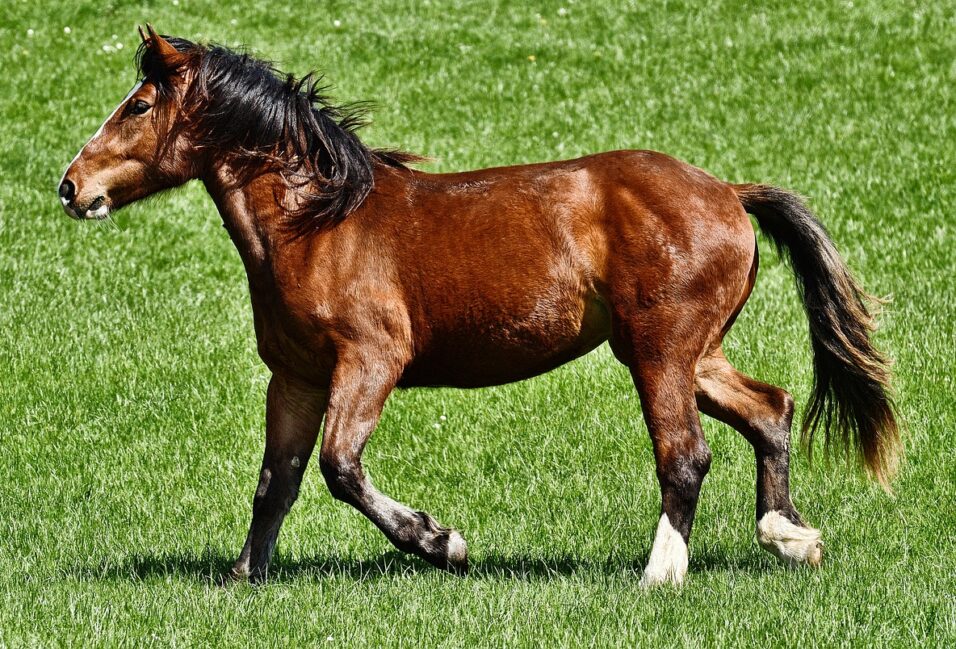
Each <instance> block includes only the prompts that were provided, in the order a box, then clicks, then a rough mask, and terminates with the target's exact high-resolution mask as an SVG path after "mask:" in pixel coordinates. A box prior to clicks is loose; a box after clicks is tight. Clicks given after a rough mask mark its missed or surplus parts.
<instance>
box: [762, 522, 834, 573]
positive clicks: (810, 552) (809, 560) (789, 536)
mask: <svg viewBox="0 0 956 649" xmlns="http://www.w3.org/2000/svg"><path fill="white" fill-rule="evenodd" d="M757 542H758V543H760V547H762V548H763V549H764V550H766V551H768V552H770V553H771V554H773V555H774V556H776V557H778V558H779V559H780V560H781V561H783V562H784V563H786V564H787V565H789V566H813V567H817V566H819V565H820V563H821V562H822V561H823V542H822V541H821V540H820V530H815V529H813V528H812V527H800V526H799V525H795V524H793V523H792V522H791V521H790V519H788V518H787V517H786V516H784V515H782V514H781V513H780V512H778V511H770V512H767V513H766V514H764V515H763V517H762V518H761V519H760V521H759V522H758V523H757Z"/></svg>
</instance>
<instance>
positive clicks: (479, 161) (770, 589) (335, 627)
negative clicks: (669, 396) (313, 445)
mask: <svg viewBox="0 0 956 649" xmlns="http://www.w3.org/2000/svg"><path fill="white" fill-rule="evenodd" d="M517 4H521V6H520V7H519V6H513V5H517ZM763 5H764V6H763V8H761V9H753V8H752V7H751V4H750V3H744V2H729V1H719V0H718V1H716V2H708V3H700V6H695V5H694V4H693V3H682V2H662V1H656V0H655V1H652V2H628V3H619V4H616V6H611V3H586V2H582V1H578V2H571V1H570V0H568V1H566V2H551V1H550V0H548V1H545V0H542V1H541V2H535V3H528V4H523V3H506V2H500V3H492V2H483V3H471V2H464V1H463V0H457V1H456V2H411V1H409V2H398V1H382V2H378V1H376V2H369V3H351V2H321V3H319V2H315V3H312V2H284V1H278V0H276V1H273V2H255V1H251V0H249V1H246V0H243V1H236V2H230V3H218V2H210V1H198V0H195V1H194V0H178V1H176V0H140V1H133V0H129V1H127V0H113V1H96V2H94V1H91V0H83V1H81V2H80V1H78V2H70V3H66V2H54V1H53V0H33V1H22V0H15V1H11V2H8V3H6V5H5V6H4V9H3V13H2V16H0V69H2V75H0V76H2V81H0V331H2V335H0V479H2V481H3V485H4V488H3V492H2V494H0V645H59V644H62V645H77V644H95V645H137V646H138V645H142V644H149V643H154V644H162V645H167V644H173V645H194V644H215V645H239V646H249V645H252V646H259V645H285V646H293V645H302V644H309V645H312V644H321V645H323V646H338V645H347V646H351V645H355V646H459V647H460V646H476V645H481V646H484V645H487V646H554V645H595V646H603V645H622V646H634V645H644V644H646V645H677V644H680V645H686V646H697V645H710V644H718V643H719V644H741V645H759V646H767V645H774V646H807V647H812V646H832V645H887V646H915V645H919V644H926V645H930V646H932V645H936V646H944V645H948V646H953V645H954V644H956V450H954V447H956V397H954V390H956V383H954V378H953V377H954V372H953V363H954V359H956V324H954V323H956V288H954V283H956V282H954V277H956V238H954V237H956V216H954V214H953V204H954V203H956V91H954V87H956V9H954V7H953V5H952V4H950V3H943V2H938V3H930V4H928V3H922V2H900V3H886V2H875V1H873V2H871V1H868V0H854V1H853V2H849V1H847V2H839V3H836V2H834V3H830V2H823V1H821V0H813V1H812V2H805V3H799V2H792V1H788V2H781V1H774V2H769V3H763ZM146 20H149V21H151V22H153V23H154V24H155V25H156V26H157V28H158V29H159V30H160V31H162V32H165V33H171V34H175V35H181V36H185V37H188V38H191V39H194V40H212V41H217V42H222V43H225V44H230V45H239V44H244V45H246V46H248V47H249V48H250V49H251V50H252V51H254V52H256V53H258V54H259V55H262V56H265V57H268V58H271V59H274V60H276V61H277V62H278V63H279V65H280V67H282V68H283V69H288V70H290V71H294V72H296V73H299V74H301V73H304V72H306V71H308V70H309V69H311V68H319V69H321V70H323V71H324V72H325V73H326V74H327V78H328V80H329V81H330V82H332V83H333V84H334V87H335V88H334V96H335V97H336V98H338V99H341V100H357V99H367V100H372V101H374V102H375V103H376V104H377V109H376V110H375V112H374V123H373V124H372V125H371V126H370V127H369V128H367V129H366V130H365V131H364V135H363V137H364V138H365V140H366V141H367V142H369V143H371V144H374V145H377V146H400V147H402V148H405V149H408V150H411V151H416V152H419V153H422V154H425V155H428V156H431V157H432V158H433V159H434V161H433V162H430V163H428V164H426V165H424V168H426V169H429V170H441V171H445V170H461V169H468V168H474V167H481V166H490V165H499V164H514V163H521V162H531V161H539V160H548V159H555V158H566V157H573V156H577V155H582V154H586V153H592V152H597V151H602V150H608V149H615V148H647V149H657V150H661V151H665V152H668V153H670V154H672V155H675V156H677V157H680V158H682V159H684V160H687V161H689V162H692V163H694V164H696V165H698V166H700V167H703V168H704V169H707V170H708V171H710V172H712V173H714V174H715V175H717V176H719V177H722V178H725V179H728V180H733V181H737V182H743V181H762V182H769V183H775V184H779V185H781V186H784V187H788V188H791V189H795V190H797V191H799V192H801V193H802V194H804V195H805V196H807V197H808V199H809V201H810V204H811V205H812V206H813V208H814V209H815V210H816V211H817V212H818V213H819V215H820V216H821V218H822V219H823V220H824V221H825V223H826V224H827V226H828V227H829V229H830V231H831V233H832V235H833V237H834V239H835V240H836V242H837V244H838V246H839V248H840V249H841V251H842V252H843V253H844V255H845V256H846V258H847V260H848V262H849V264H850V265H851V267H852V268H853V269H854V270H855V271H856V273H857V274H858V275H859V277H860V278H861V279H862V281H863V283H864V284H865V285H866V287H867V288H868V289H869V290H870V291H871V292H872V293H875V294H877V295H881V296H890V297H891V301H890V302H889V303H888V304H887V306H886V307H885V309H884V312H883V314H882V315H881V317H880V322H881V331H880V333H879V335H878V340H879V343H880V345H881V346H882V347H883V348H884V349H886V350H888V352H889V353H890V354H891V355H892V356H893V357H894V359H895V372H896V374H895V385H896V390H897V393H898V405H899V414H900V417H901V419H902V421H903V422H904V424H905V430H904V443H905V446H906V460H905V462H904V464H903V466H902V471H901V474H900V476H899V478H898V480H897V481H896V482H895V484H894V490H895V491H894V493H893V494H892V495H887V494H885V493H883V492H882V491H881V490H880V489H879V488H878V487H876V486H874V485H873V484H871V483H868V482H867V481H865V480H864V479H862V478H861V477H859V476H858V475H857V474H856V473H854V472H853V471H851V470H848V469H847V468H846V467H844V466H843V465H841V464H839V463H833V464H831V465H828V464H827V463H825V462H822V461H815V462H814V463H813V464H812V465H810V464H808V462H807V456H806V453H804V452H802V451H800V452H797V453H796V454H795V458H794V467H793V482H794V489H793V496H794V500H795V502H796V503H797V506H798V507H799V508H800V509H801V510H802V512H803V513H804V515H805V517H806V518H807V520H808V521H809V522H810V523H811V524H814V525H815V526H818V527H820V528H821V530H822V532H823V535H824V541H825V543H826V556H825V562H824V566H823V567H822V568H821V569H820V570H815V571H811V570H788V569H785V568H784V567H782V566H780V565H779V564H778V563H776V562H775V560H774V559H773V558H772V557H770V556H769V555H767V554H766V553H764V552H763V551H761V550H760V549H759V547H758V546H757V544H756V542H755V539H754V520H753V500H754V486H753V485H754V463H753V454H752V452H751V450H750V448H749V446H748V445H747V444H746V442H744V441H743V439H742V438H741V437H740V436H739V435H738V434H737V433H735V432H734V431H733V430H731V429H729V428H727V427H725V426H723V425H721V424H718V423H716V422H714V421H712V420H708V419H706V418H705V419H704V427H705V432H706V434H707V437H708V440H709V442H710V445H711V447H712V449H713V452H714V462H713V467H712V469H711V472H710V475H709V477H708V478H707V480H706V481H705V483H704V490H703V495H702V497H701V502H700V509H699V514H698V517H697V522H696V525H695V528H694V536H693V538H692V542H691V572H690V574H689V578H688V581H687V583H686V584H685V586H684V587H683V588H682V589H680V590H675V589H672V588H663V589H658V590H654V591H651V592H645V591H642V590H641V589H640V588H638V585H637V582H638V580H639V579H640V575H641V569H642V567H643V564H644V562H645V561H646V558H647V556H648V553H649V551H650V547H651V543H652V540H653V532H654V528H655V525H656V523H657V515H658V507H659V492H658V487H657V482H656V478H655V476H654V468H653V460H652V456H651V449H650V442H649V439H648V437H647V432H646V429H645V427H644V424H643V421H642V419H641V415H640V406H639V403H638V400H637V398H636V395H635V393H634V390H633V387H632V385H631V383H630V380H629V377H628V374H627V372H626V370H625V369H624V368H623V366H621V365H619V364H617V362H616V361H615V360H614V359H613V357H612V355H611V354H610V352H609V351H608V350H607V348H606V347H602V348H600V349H599V350H598V351H596V352H594V353H593V354H591V355H589V356H587V357H585V358H584V359H581V360H579V361H577V362H574V363H572V364H570V365H568V366H566V367H564V368H562V369H560V370H558V371H555V372H553V373H551V374H549V375H547V376H544V377H539V378H537V379H534V380H531V381H527V382H524V383H520V384H515V385H510V386H505V387H500V388H493V389H485V390H477V391H456V390H430V391H409V392H403V393H397V394H395V395H394V396H393V397H392V398H391V400H390V401H389V404H388V406H387V408H386V412H385V416H384V418H383V421H382V423H381V426H380V427H379V429H378V431H377V432H376V434H375V436H374V437H373V439H372V442H371V443H370V445H369V449H368V452H367V453H366V463H367V466H368V471H369V473H370V474H371V475H372V477H373V479H374V480H375V481H376V483H377V485H378V486H379V487H380V488H382V490H383V491H385V492H387V493H389V494H391V495H393V496H395V497H396V498H398V499H400V500H402V501H404V502H407V503H409V504H411V505H413V506H417V507H420V508H423V509H426V510H427V511H429V512H431V513H432V514H434V515H435V516H436V517H437V518H438V519H439V520H440V521H442V522H444V523H446V524H449V525H453V526H454V527H456V528H458V529H460V530H461V531H462V532H463V533H464V535H465V537H466V538H467V539H468V541H469V545H470V551H471V559H472V571H471V573H470V575H469V576H468V577H466V578H456V577H453V576H450V575H447V574H444V573H441V572H438V571H436V570H434V569H431V568H430V567H428V566H427V565H425V564H423V563H421V562H419V561H418V560H416V559H411V558H408V557H406V556H404V555H401V554H399V553H397V552H394V551H393V550H392V549H391V546H390V545H389V544H388V543H387V541H386V540H385V538H384V537H383V536H382V535H381V534H380V533H379V532H378V531H377V530H376V529H374V527H373V526H372V525H371V524H370V523H369V522H368V521H366V520H365V519H364V518H362V517H361V515H359V514H358V513H357V512H355V511H353V510H351V509H349V508H348V507H346V506H345V505H343V504H341V503H339V502H337V501H334V500H333V499H332V498H331V497H330V496H329V495H328V493H327V491H326V488H325V485H324V483H323V481H322V478H321V475H320V474H319V472H318V471H316V470H314V468H315V467H313V470H312V471H311V472H310V473H309V474H308V475H307V476H306V480H305V483H304V485H303V489H302V496H301V498H300V499H299V502H298V503H297V504H296V506H295V508H294V509H293V511H292V514H291V515H290V517H289V518H288V520H287V522H286V524H285V527H284V528H283V532H282V536H281V539H280V543H279V547H278V551H277V556H276V560H275V563H274V570H273V573H272V574H273V578H272V579H271V581H270V582H269V583H268V584H266V585H264V586H261V587H252V586H248V585H237V586H234V587H231V588H227V589H221V588H218V587H216V586H215V585H213V584H212V582H211V580H210V577H211V576H212V575H214V574H216V573H217V572H218V571H220V570H222V569H223V568H225V567H226V566H228V565H229V564H230V562H231V561H232V559H234V558H235V555H236V554H237V553H238V551H239V549H240V546H241V544H242V541H243V539H244V535H245V532H246V529H247V525H248V519H249V516H250V503H251V498H252V492H253V490H254V488H255V484H256V480H257V470H258V466H259V461H260V458H261V453H262V440H263V432H262V431H263V408H264V393H265V387H266V384H267V381H268V373H267V371H266V369H265V367H264V366H263V365H262V364H261V363H260V361H259V359H258V357H257V355H256V349H255V340H254V334H253V328H252V318H251V312H250V308H249V304H248V292H247V288H246V283H245V277H244V273H243V269H242V265H241V263H240V260H239V257H238V255H237V254H236V252H235V250H234V249H233V247H232V244H231V242H230V241H229V239H228V237H227V235H226V233H225V232H224V231H223V229H222V228H221V227H220V220H219V217H218V215H217V213H216V211H215V208H214V206H213V204H212V202H211V201H210V200H209V198H208V197H207V196H206V194H205V193H204V191H203V189H202V187H201V186H200V185H198V184H192V185H189V186H187V187H186V188H184V189H182V190H179V191H177V192H175V193H172V194H169V195H166V196H164V197H161V198H158V199H156V200H154V201H148V202H146V203H144V204H140V205H135V206H132V207H130V208H129V209H127V210H125V211H123V212H121V213H119V214H118V215H116V217H115V223H112V224H111V223H104V224H100V225H99V226H98V225H96V224H92V223H76V222H73V221H71V220H69V219H68V218H67V217H66V216H65V215H64V213H63V212H62V210H61V209H60V206H59V204H58V202H57V197H56V183H57V181H58V179H59V177H60V174H61V173H62V171H63V169H64V167H65V165H66V164H67V163H68V162H69V161H70V159H71V158H72V157H73V155H74V154H75V153H76V151H77V150H78V149H79V148H80V147H81V146H82V145H83V143H84V142H85V141H86V140H87V138H89V136H90V135H91V134H92V132H93V131H95V130H96V128H97V126H98V125H99V124H100V123H101V121H102V120H103V118H104V117H105V116H106V115H107V114H108V113H109V112H110V111H111V110H112V109H113V107H114V106H115V105H116V103H117V102H118V101H119V100H120V99H121V98H122V97H123V95H124V94H125V93H126V91H127V90H128V89H129V87H130V86H131V85H132V83H133V82H134V80H135V79H134V69H133V66H132V64H131V58H132V54H133V51H134V49H135V46H136V45H137V43H138V39H137V36H136V25H137V23H141V22H143V21H146ZM759 245H760V248H761V254H762V264H761V272H760V277H759V280H758V283H757V288H756V290H755V292H754V295H753V297H752V298H751V300H750V302H749V303H748V306H747V308H746V309H745V310H744V312H743V314H742V315H741V317H740V319H739V320H738V323H737V325H736V326H735V328H734V330H733V331H732V333H731V335H730V336H729V338H728V340H727V343H726V349H727V353H728V356H730V358H731V359H732V360H733V361H734V362H735V364H736V365H737V366H738V367H740V368H741V369H742V370H744V371H745V372H747V373H748V374H751V375H753V376H756V377H759V378H761V379H763V380H766V381H769V382H771V383H775V384H777V385H781V386H784V387H786V388H787V389H788V390H790V391H791V392H792V393H793V394H794V396H795V397H796V399H797V402H798V408H800V407H801V406H802V405H804V404H805V403H806V400H807V396H808V393H809V388H810V379H811V377H810V367H811V366H810V352H809V345H808V340H807V333H806V329H807V325H806V318H805V316H804V315H803V313H802V311H801V309H800V305H799V301H798V298H797V294H796V290H795V288H794V286H793V280H792V275H791V273H790V271H789V269H787V268H786V267H785V266H784V265H782V264H781V263H780V261H779V260H778V259H777V257H776V255H775V254H774V253H773V252H772V250H771V247H770V246H769V245H768V242H767V241H766V240H765V239H762V238H761V240H760V244H759Z"/></svg>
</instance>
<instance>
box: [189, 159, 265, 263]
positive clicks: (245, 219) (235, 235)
mask: <svg viewBox="0 0 956 649" xmlns="http://www.w3.org/2000/svg"><path fill="white" fill-rule="evenodd" d="M276 181H277V179H276V178H275V177H274V176H272V175H270V174H263V175H260V176H256V177H254V178H253V179H252V180H250V181H247V182H243V181H240V176H239V174H238V173H237V172H236V171H235V170H233V169H232V168H231V167H230V166H229V165H228V164H220V165H216V166H214V167H213V169H212V170H211V171H210V172H209V173H207V174H204V175H203V177H202V182H203V184H204V185H205V186H206V191H207V192H209V195H210V196H211V197H212V199H213V201H214V202H215V204H216V207H217V208H218V209H219V214H220V216H221V217H222V223H223V226H224V227H225V228H226V231H228V232H229V236H230V237H231V238H232V242H233V243H234V244H235V246H236V249H237V250H238V251H239V256H240V257H241V258H242V262H243V264H244V265H245V267H246V273H247V274H248V275H249V280H250V282H256V281H257V280H260V279H264V278H266V277H268V276H269V275H270V272H271V263H270V260H271V257H272V252H273V245H274V241H275V240H276V238H277V236H278V223H279V219H280V217H281V214H280V208H279V206H278V205H276V199H275V191H274V190H275V183H276Z"/></svg>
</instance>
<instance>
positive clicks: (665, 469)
mask: <svg viewBox="0 0 956 649" xmlns="http://www.w3.org/2000/svg"><path fill="white" fill-rule="evenodd" d="M681 447H682V448H681V450H680V451H679V452H675V451H674V450H673V449H674V447H668V452H667V453H662V455H663V457H660V458H659V459H658V462H657V474H658V478H659V479H660V482H661V484H662V485H666V486H668V487H671V488H672V489H674V490H675V491H676V492H678V493H691V492H696V490H697V489H699V488H700V483H701V482H703V480H704V476H706V475H707V472H708V471H710V464H711V460H712V459H713V455H712V454H711V452H710V447H709V446H708V445H707V442H706V441H705V440H704V438H703V436H702V435H697V436H694V437H693V438H692V439H690V440H688V443H685V444H682V445H681Z"/></svg>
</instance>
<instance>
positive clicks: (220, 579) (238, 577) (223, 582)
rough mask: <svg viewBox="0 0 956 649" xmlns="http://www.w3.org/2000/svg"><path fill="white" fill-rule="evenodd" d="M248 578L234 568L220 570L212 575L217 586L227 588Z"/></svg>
mask: <svg viewBox="0 0 956 649" xmlns="http://www.w3.org/2000/svg"><path fill="white" fill-rule="evenodd" d="M248 578H249V575H247V574H244V573H241V572H239V571H237V570H236V569H235V568H231V569H229V570H227V571H226V572H221V573H219V574H218V575H216V576H215V577H213V583H214V584H215V585H216V586H218V587H219V588H228V587H229V586H231V585H233V584H237V583H239V582H243V581H246V580H247V579H248Z"/></svg>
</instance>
